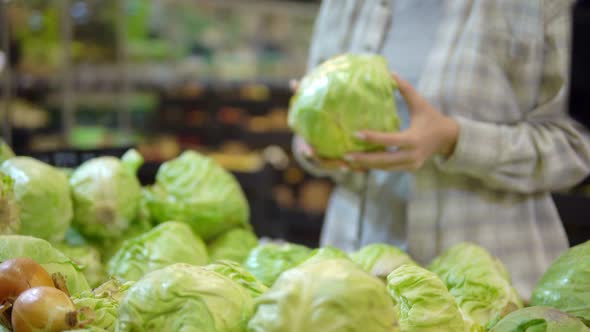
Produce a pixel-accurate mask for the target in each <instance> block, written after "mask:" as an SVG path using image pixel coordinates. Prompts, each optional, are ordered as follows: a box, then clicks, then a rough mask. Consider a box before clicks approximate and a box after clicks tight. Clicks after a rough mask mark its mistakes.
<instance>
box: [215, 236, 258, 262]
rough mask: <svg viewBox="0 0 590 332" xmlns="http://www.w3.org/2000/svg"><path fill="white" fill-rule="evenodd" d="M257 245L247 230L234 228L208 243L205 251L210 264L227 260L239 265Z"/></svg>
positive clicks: (256, 240) (256, 241)
mask: <svg viewBox="0 0 590 332" xmlns="http://www.w3.org/2000/svg"><path fill="white" fill-rule="evenodd" d="M257 245H258V238H257V237H256V234H254V232H252V231H251V230H248V229H243V228H234V229H232V230H230V231H227V232H225V233H223V234H221V235H220V236H219V237H217V238H216V239H215V240H213V241H212V242H211V243H209V246H208V247H207V251H208V252H209V256H210V257H211V261H212V262H214V261H216V260H222V259H229V260H232V261H234V262H238V263H240V264H241V263H243V262H244V260H245V259H246V258H247V257H248V254H249V253H250V251H251V250H252V249H254V248H255V247H256V246H257Z"/></svg>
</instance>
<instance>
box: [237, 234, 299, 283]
mask: <svg viewBox="0 0 590 332" xmlns="http://www.w3.org/2000/svg"><path fill="white" fill-rule="evenodd" d="M310 254H311V249H309V248H307V247H305V246H302V245H298V244H292V243H287V244H274V243H269V244H262V245H259V246H258V247H256V248H254V249H253V250H252V251H251V252H250V255H248V258H247V259H246V261H245V262H244V266H245V267H246V270H248V271H250V273H252V274H253V275H254V276H255V277H256V278H258V280H260V281H262V283H263V284H265V285H266V286H268V287H270V286H272V284H273V283H274V281H275V280H276V279H277V278H278V277H279V275H280V274H281V273H283V272H284V271H286V270H288V269H290V268H293V267H295V266H297V265H299V264H301V263H302V262H303V261H304V260H305V259H307V258H308V257H309V255H310Z"/></svg>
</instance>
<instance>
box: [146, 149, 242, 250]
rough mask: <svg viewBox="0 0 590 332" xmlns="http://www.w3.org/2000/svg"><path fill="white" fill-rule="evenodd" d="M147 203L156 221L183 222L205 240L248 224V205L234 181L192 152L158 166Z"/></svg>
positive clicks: (230, 176)
mask: <svg viewBox="0 0 590 332" xmlns="http://www.w3.org/2000/svg"><path fill="white" fill-rule="evenodd" d="M148 206H149V209H150V212H151V215H152V218H154V219H155V220H156V221H157V222H165V221H169V220H177V221H181V222H185V223H187V224H188V225H190V226H191V228H192V229H193V230H194V232H195V233H196V234H198V235H199V236H200V237H201V238H202V239H203V240H205V241H209V240H211V239H213V238H215V237H217V236H219V235H221V234H222V233H224V232H226V231H227V230H229V229H231V228H235V227H239V226H242V227H249V217H250V208H249V206H248V201H246V197H245V195H244V192H243V191H242V188H241V187H240V185H239V183H238V182H237V180H236V179H235V178H234V176H233V175H232V174H230V173H229V172H227V171H226V170H225V169H223V168H222V167H221V166H220V165H219V164H217V163H216V162H215V161H214V160H213V159H211V158H208V157H205V156H203V155H200V154H198V153H196V152H193V151H187V152H184V153H183V154H182V155H180V157H178V158H176V159H173V160H170V161H168V162H165V163H164V164H162V166H160V168H159V169H158V173H157V174H156V183H155V184H154V186H153V187H152V188H151V191H150V195H149V197H148Z"/></svg>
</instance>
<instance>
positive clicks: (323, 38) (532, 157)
mask: <svg viewBox="0 0 590 332" xmlns="http://www.w3.org/2000/svg"><path fill="white" fill-rule="evenodd" d="M391 6H392V3H391V1H382V0H364V1H360V0H324V2H323V4H322V8H321V10H320V14H319V17H318V21H317V24H316V28H315V33H314V39H313V43H312V46H311V52H310V62H309V65H310V67H314V66H315V65H317V64H318V63H319V62H320V61H322V60H324V59H327V58H329V57H331V56H334V55H336V54H339V53H342V52H375V53H380V52H381V51H382V50H381V49H380V48H381V47H382V45H383V44H384V42H385V41H386V39H387V38H388V36H387V31H388V24H389V23H388V21H389V20H390V17H391V16H392V15H391V8H392V7H391ZM570 6H571V1H569V0H454V1H449V2H448V8H447V15H446V17H445V20H444V22H443V24H442V26H441V30H440V31H439V35H438V38H437V43H436V45H435V46H434V49H433V51H432V52H431V55H430V58H429V61H428V63H427V66H426V70H425V73H426V75H424V76H423V77H422V80H421V83H420V84H419V85H418V88H419V90H420V91H421V93H422V94H423V95H424V96H425V97H427V98H428V99H429V100H430V102H431V103H432V104H433V105H435V106H436V107H437V108H438V109H439V110H440V111H441V112H443V113H445V114H448V115H450V116H452V117H454V118H455V119H457V120H458V122H459V124H460V128H461V129H460V135H459V139H458V142H457V145H456V149H455V152H454V154H453V155H452V156H451V157H450V158H449V159H446V160H442V159H440V158H434V159H433V160H431V161H430V162H428V163H427V164H426V165H425V166H424V167H423V168H422V169H421V170H419V171H417V172H416V173H415V174H414V177H413V181H412V182H411V183H410V185H409V186H410V190H411V195H410V197H409V200H408V203H407V206H406V207H405V208H406V209H407V215H406V219H407V220H405V221H400V220H391V219H392V218H388V217H387V216H388V215H390V214H392V213H391V211H392V209H395V206H392V205H391V204H390V202H391V199H390V197H389V196H391V195H395V189H393V188H390V187H388V186H395V185H396V180H395V179H392V180H391V181H376V180H375V176H374V173H373V174H370V177H369V179H368V183H369V188H368V190H367V193H366V194H367V195H368V200H367V202H368V203H367V204H368V205H367V214H366V216H365V219H364V227H365V229H366V230H367V231H366V232H365V234H366V236H365V238H364V239H363V244H367V243H370V242H373V241H375V239H376V238H380V237H379V236H377V235H379V234H381V236H382V235H383V234H384V233H385V234H386V236H387V235H388V234H389V235H391V236H392V237H393V234H392V233H393V232H395V229H396V228H395V227H394V226H392V225H395V224H397V223H407V226H405V227H403V228H399V229H400V230H402V231H403V232H404V233H405V234H404V235H405V238H406V242H407V249H408V251H409V253H410V254H411V255H412V256H413V257H414V258H415V259H416V260H417V261H419V262H421V263H423V264H427V263H428V262H430V260H432V259H433V258H434V257H435V256H436V255H438V254H440V253H441V252H442V251H443V250H444V249H446V248H448V247H449V246H451V245H453V244H456V243H458V242H461V241H471V242H474V243H477V244H479V245H481V246H483V247H485V248H487V249H488V250H490V251H491V252H492V253H493V254H495V255H496V256H498V257H499V258H500V259H501V261H502V262H503V263H504V264H506V266H507V268H508V269H509V271H510V273H511V275H512V279H513V282H514V285H515V286H516V288H517V289H518V290H519V292H520V293H521V295H522V296H523V297H525V298H528V297H530V294H531V290H532V288H533V287H534V285H535V283H536V282H537V280H538V279H539V277H540V276H541V275H542V273H543V272H544V271H545V270H546V268H547V267H548V265H549V264H550V263H551V262H552V261H553V260H554V259H555V258H556V257H557V256H558V255H559V254H560V253H561V252H563V251H564V250H566V248H567V247H568V243H567V238H566V234H565V232H564V229H563V226H562V224H561V221H560V218H559V215H558V213H557V211H556V208H555V205H554V203H553V201H552V199H551V196H550V192H551V191H557V190H562V189H566V188H569V187H571V186H573V185H575V184H576V183H578V182H579V181H580V180H582V179H583V178H584V177H585V176H586V175H587V174H588V173H589V172H590V136H589V134H588V132H587V131H586V130H585V129H583V128H582V127H581V126H580V125H578V124H577V123H575V122H573V121H572V120H571V119H570V118H569V116H568V115H567V111H566V108H565V101H566V97H567V84H568V65H569V63H568V60H569V56H570V47H569V39H570ZM416 19H419V18H418V17H417V18H416ZM298 159H299V160H300V162H301V163H302V164H303V165H304V167H306V168H307V169H308V170H309V171H310V172H312V173H314V174H316V175H318V176H321V175H330V176H332V177H333V178H334V179H335V180H336V182H337V183H338V184H339V186H338V188H337V189H336V190H335V191H334V193H333V195H332V198H331V203H330V206H329V208H328V211H327V213H326V220H325V228H324V231H323V234H322V244H323V245H328V244H329V245H335V246H338V247H341V248H343V249H347V250H351V249H354V245H355V240H356V227H357V223H356V220H357V218H358V217H357V216H358V209H359V204H360V193H361V192H362V191H361V190H360V188H361V186H360V183H361V182H362V176H360V175H359V174H357V173H342V172H337V173H327V172H324V171H322V170H320V169H317V168H315V167H314V166H313V165H310V164H308V163H306V162H305V161H303V160H301V158H298ZM391 176H392V177H399V174H394V173H392V174H391ZM398 182H399V181H398ZM371 234H373V235H371ZM376 234H377V235H376ZM381 238H382V237H381ZM390 242H391V241H390Z"/></svg>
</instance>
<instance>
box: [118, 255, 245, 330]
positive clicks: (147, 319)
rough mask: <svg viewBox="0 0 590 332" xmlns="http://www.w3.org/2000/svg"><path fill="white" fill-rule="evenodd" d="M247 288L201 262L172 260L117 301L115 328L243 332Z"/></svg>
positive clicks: (147, 276) (136, 284)
mask: <svg viewBox="0 0 590 332" xmlns="http://www.w3.org/2000/svg"><path fill="white" fill-rule="evenodd" d="M253 308H254V301H253V300H252V297H251V296H250V294H249V293H248V292H247V291H246V290H245V289H244V288H243V287H241V286H240V285H238V284H237V283H235V282H233V281H232V280H231V279H229V278H227V277H225V276H223V275H221V274H219V273H217V272H214V271H210V270H207V269H205V268H204V267H201V266H192V265H187V264H174V265H171V266H168V267H165V268H163V269H160V270H156V271H153V272H151V273H149V274H147V275H146V276H145V277H143V278H142V279H141V280H139V281H138V282H137V283H135V284H134V285H133V286H131V288H129V290H128V291H127V294H126V295H125V296H124V297H123V299H122V300H121V303H120V304H119V322H118V323H117V331H118V332H131V331H199V332H243V331H244V329H245V327H246V324H247V322H248V319H249V318H250V316H251V315H252V312H253Z"/></svg>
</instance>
